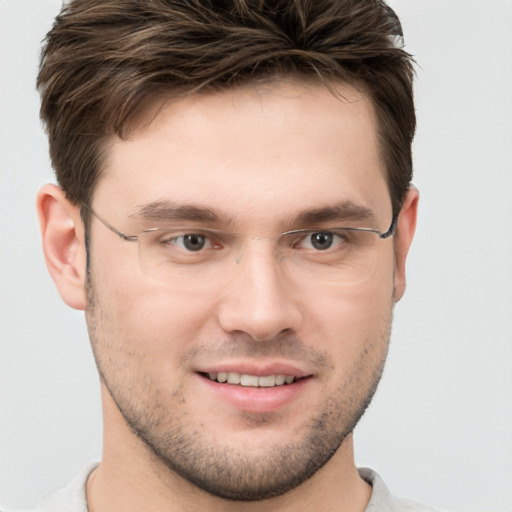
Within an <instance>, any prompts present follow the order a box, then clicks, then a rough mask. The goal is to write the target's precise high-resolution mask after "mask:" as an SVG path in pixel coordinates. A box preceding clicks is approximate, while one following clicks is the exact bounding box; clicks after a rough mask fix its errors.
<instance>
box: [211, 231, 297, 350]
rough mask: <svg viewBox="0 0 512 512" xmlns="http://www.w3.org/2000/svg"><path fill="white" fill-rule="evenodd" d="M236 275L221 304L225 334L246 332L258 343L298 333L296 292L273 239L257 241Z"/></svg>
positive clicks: (236, 267)
mask: <svg viewBox="0 0 512 512" xmlns="http://www.w3.org/2000/svg"><path fill="white" fill-rule="evenodd" d="M247 245H251V247H247V248H246V250H244V252H243V254H242V255H240V256H239V258H238V260H237V263H238V264H233V266H232V267H231V270H232V271H233V274H232V275H231V276H230V278H229V279H227V280H226V281H225V282H226V283H227V284H226V287H225V289H224V290H223V292H222V295H221V297H220V302H219V309H218V316H219V323H220V325H221V327H222V329H223V330H224V331H225V332H229V333H235V332H243V333H246V334H248V335H250V336H251V337H252V338H253V339H255V340H258V341H264V340H271V339H273V338H275V337H277V336H278V335H279V334H281V333H284V332H286V331H289V332H291V331H296V330H297V329H298V328H299V326H300V323H301V320H302V313H301V311H300V307H299V299H298V296H297V293H295V292H296V290H294V289H293V286H292V284H291V282H290V280H289V279H287V278H286V277H285V275H284V273H283V270H282V268H281V264H280V263H279V262H278V261H277V258H276V255H275V253H274V250H273V244H272V242H271V241H270V240H268V239H267V240H264V239H259V240H256V239H253V240H251V241H250V242H249V243H248V244H247Z"/></svg>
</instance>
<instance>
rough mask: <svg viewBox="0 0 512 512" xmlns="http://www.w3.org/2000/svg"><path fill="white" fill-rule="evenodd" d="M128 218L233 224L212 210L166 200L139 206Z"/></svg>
mask: <svg viewBox="0 0 512 512" xmlns="http://www.w3.org/2000/svg"><path fill="white" fill-rule="evenodd" d="M130 218H133V219H136V220H140V221H153V222H162V221H170V220H178V221H193V222H207V223H209V224H224V225H230V224H233V219H232V218H231V217H230V216H228V215H226V214H225V213H223V212H221V211H218V210H215V209H213V208H206V207H203V206H195V205H188V204H175V203H173V202H171V201H168V200H162V201H152V202H150V203H146V204H142V205H139V206H138V207H137V208H136V211H135V212H134V213H132V214H131V215H130Z"/></svg>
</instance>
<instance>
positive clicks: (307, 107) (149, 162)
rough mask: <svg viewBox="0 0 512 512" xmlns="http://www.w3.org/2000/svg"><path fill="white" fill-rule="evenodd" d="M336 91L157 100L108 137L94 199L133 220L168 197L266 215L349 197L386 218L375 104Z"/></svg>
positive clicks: (286, 87) (297, 87)
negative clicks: (126, 130)
mask: <svg viewBox="0 0 512 512" xmlns="http://www.w3.org/2000/svg"><path fill="white" fill-rule="evenodd" d="M337 93H338V94H336V95H335V94H333V93H332V92H331V91H329V90H327V88H326V87H325V86H323V85H320V84H316V83H308V82H297V81H293V82H292V81H279V82H273V83H267V84H260V85H254V84H252V85H247V86H243V87H237V88H233V89H231V90H227V91H224V92H221V93H214V94H213V93H212V94H197V95H193V96H188V97H186V98H184V99H180V100H179V101H167V102H162V101H160V102H158V103H155V104H154V105H153V107H152V108H150V109H148V110H147V113H146V115H145V116H144V117H143V118H141V119H140V120H139V123H138V125H137V126H136V127H135V128H134V129H133V130H132V131H131V133H130V134H129V136H128V137H127V138H126V139H124V140H121V139H118V138H116V139H113V140H112V141H111V144H110V147H109V154H108V157H107V159H106V164H105V166H104V169H103V175H102V179H101V180H100V183H99V185H98V188H97V190H96V192H95V198H94V203H95V204H99V203H101V204H102V208H103V211H104V209H105V208H110V209H112V210H114V209H115V210H116V211H122V212H123V215H130V214H133V212H134V211H135V210H136V209H137V208H140V206H141V205H143V204H147V203H151V202H155V201H165V200H169V201H171V202H173V203H178V204H184V205H194V206H200V207H208V208H214V209H216V210H219V211H224V212H225V213H226V215H227V216H230V217H237V216H240V215H257V216H258V218H260V219H264V217H265V216H268V217H269V218H275V217H276V216H279V215H281V216H283V217H284V216H289V215H293V214H295V213H296V212H300V210H301V209H311V208H321V207H324V206H329V204H338V203H339V202H341V201H351V202H353V203H355V204H360V205H361V206H363V207H368V208H371V209H372V210H377V215H379V209H380V210H382V215H386V213H387V211H388V210H389V211H390V208H391V207H390V204H391V203H390V199H389V193H388V191H387V186H386V180H385V174H384V166H383V163H382V161H381V158H380V152H379V145H378V137H377V131H376V121H375V115H374V111H373V107H372V104H371V101H370V100H369V98H368V97H367V96H366V95H365V94H364V93H362V92H360V91H358V90H356V89H355V88H353V87H350V86H348V85H342V84H338V86H337ZM293 210H295V211H293ZM113 213H114V212H113Z"/></svg>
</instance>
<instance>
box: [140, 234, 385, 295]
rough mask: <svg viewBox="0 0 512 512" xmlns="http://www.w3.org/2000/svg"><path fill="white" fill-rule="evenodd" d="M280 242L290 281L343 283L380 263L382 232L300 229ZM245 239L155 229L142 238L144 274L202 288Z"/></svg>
mask: <svg viewBox="0 0 512 512" xmlns="http://www.w3.org/2000/svg"><path fill="white" fill-rule="evenodd" d="M251 240H253V241H259V242H260V243H269V242H271V243H273V244H275V245H276V249H275V250H276V253H277V254H276V262H278V263H276V264H278V265H279V266H280V267H282V269H283V273H284V274H285V275H287V276H288V277H289V278H290V279H292V280H296V281H300V280H303V281H304V280H309V281H311V282H312V283H313V282H315V283H326V284H329V283H331V284H343V283H357V282H362V281H365V280H367V279H368V278H369V277H371V275H372V274H373V272H374V271H375V268H376V266H377V261H378V253H379V247H380V243H379V235H378V233H376V232H374V231H368V230H362V229H351V228H340V229H330V230H299V231H293V232H289V233H285V234H284V235H281V237H280V238H279V239H278V240H277V243H276V242H274V241H273V240H270V239H268V238H264V237H258V238H252V239H251ZM243 244H244V240H243V239H242V238H240V237H237V236H236V235H231V234H226V233H221V232H213V231H201V230H198V231H197V232H196V231H186V230H183V229H155V230H151V231H146V232H144V233H143V234H142V235H140V236H139V256H140V262H141V267H142V270H143V272H144V273H145V274H146V275H148V276H149V277H151V278H153V279H156V280H158V281H160V282H168V283H169V284H170V285H173V286H180V285H183V286H185V287H189V288H190V287H191V286H194V284H198V285H200V286H202V287H208V286H210V285H211V286H213V285H214V284H216V283H218V282H224V281H225V280H226V278H227V277H229V275H230V274H231V273H232V272H233V267H232V265H233V263H234V261H235V260H236V259H237V257H238V255H240V254H241V253H243V252H244V249H241V247H242V245H243Z"/></svg>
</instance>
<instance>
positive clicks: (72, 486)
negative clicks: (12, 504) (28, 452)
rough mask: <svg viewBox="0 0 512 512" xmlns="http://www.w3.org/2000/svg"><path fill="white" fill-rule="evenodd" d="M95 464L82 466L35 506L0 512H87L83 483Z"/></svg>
mask: <svg viewBox="0 0 512 512" xmlns="http://www.w3.org/2000/svg"><path fill="white" fill-rule="evenodd" d="M97 465H98V464H97V463H94V464H89V465H88V466H86V467H85V468H83V469H82V471H80V473H78V475H76V477H75V478H74V479H73V480H72V481H71V482H70V483H69V484H68V485H66V486H65V487H62V488H61V489H57V490H55V491H53V492H51V493H50V494H48V495H46V496H45V497H44V498H43V499H42V500H41V501H40V502H39V503H38V504H37V506H36V507H35V508H32V509H25V510H5V511H4V510H0V512H87V500H86V496H85V484H86V483H87V478H88V477H89V475H90V474H91V473H92V471H93V470H94V469H95V468H96V467H97Z"/></svg>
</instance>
